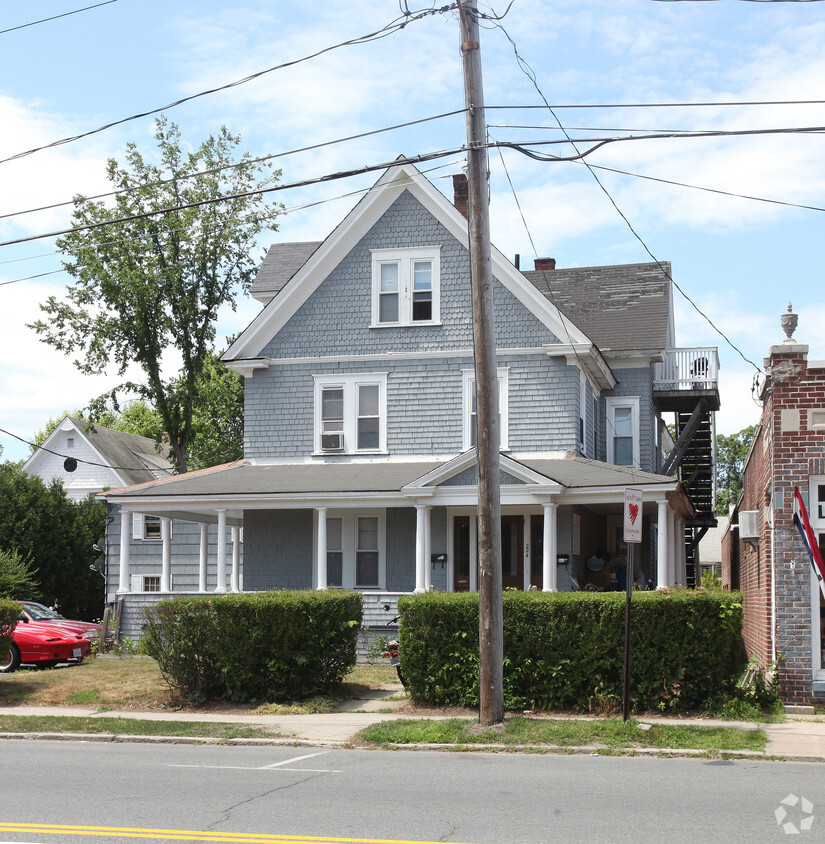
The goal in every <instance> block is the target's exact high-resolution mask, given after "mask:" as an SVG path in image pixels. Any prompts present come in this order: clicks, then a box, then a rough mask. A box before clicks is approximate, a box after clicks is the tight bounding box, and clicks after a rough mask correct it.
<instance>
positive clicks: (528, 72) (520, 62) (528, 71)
mask: <svg viewBox="0 0 825 844" xmlns="http://www.w3.org/2000/svg"><path fill="white" fill-rule="evenodd" d="M496 26H497V27H498V28H499V29H500V30H501V31H502V33H503V34H504V36H505V37H506V38H507V40H508V41H509V42H510V45H511V46H512V49H513V53H514V55H515V57H516V63H517V64H518V66H519V67H520V68H521V70H522V72H523V73H524V74H525V76H527V78H528V79H529V80H530V81H531V82H532V84H533V87H534V88H535V90H536V92H537V93H538V95H539V96H540V97H541V99H542V101H543V102H544V104H545V106H546V108H547V109H548V110H549V112H550V114H551V115H553V119H554V120H555V121H556V122H557V123H558V124H559V128H560V129H561V131H562V132H563V133H564V134H565V135H566V136H567V138H568V141H569V143H570V145H571V146H572V147H573V149H574V150H576V153H577V154H576V156H572V157H569V158H570V160H575V159H580V160H581V161H582V162H583V163H584V165H585V166H586V167H587V169H588V170H589V171H590V174H591V176H592V177H593V179H594V180H595V182H596V184H597V185H598V187H599V188H600V190H601V191H602V193H603V194H604V195H605V197H606V198H607V200H608V201H609V202H610V204H611V205H612V206H613V208H614V210H615V211H616V213H617V214H618V215H619V216H620V217H621V219H622V220H623V221H624V223H625V225H626V226H627V227H628V229H629V230H630V233H631V234H632V235H633V237H634V238H635V239H636V240H637V241H638V242H639V244H640V245H641V246H642V248H643V249H644V250H645V252H646V253H647V254H648V255H649V256H650V257H651V258H652V259H653V261H654V262H655V263H656V264H657V265H658V266H659V268H660V269H661V270H662V272H663V273H665V275H666V276H667V277H668V278H669V279H670V283H671V284H672V285H673V286H674V287H675V288H676V289H677V290H678V291H679V293H681V294H682V296H683V297H684V299H685V300H686V301H687V302H688V303H689V304H690V305H691V306H692V307H693V308H694V310H695V311H696V312H697V313H698V314H699V315H700V316H701V317H702V318H703V319H704V320H705V321H706V322H707V323H708V325H710V327H711V328H712V329H713V330H714V331H715V332H716V333H717V334H718V335H719V336H720V337H721V338H722V339H723V340H724V341H725V342H726V343H727V344H728V345H729V346H730V348H731V349H733V350H734V351H735V352H736V353H737V354H738V355H739V356H740V357H741V358H742V360H743V361H745V362H746V363H748V364H750V365H751V366H752V367H753V368H754V369H755V370H756V371H757V372H760V371H761V369H760V367H759V366H758V365H757V364H755V363H754V362H753V361H752V360H750V358H748V357H747V356H746V355H745V353H744V352H743V351H742V350H741V349H740V348H739V347H738V346H736V345H735V344H734V343H733V341H732V340H731V339H730V338H729V337H728V336H727V335H726V334H725V333H724V332H723V331H722V330H721V329H720V328H719V327H718V326H717V325H716V324H715V323H714V322H713V320H712V319H711V318H710V317H709V316H708V315H707V314H706V313H705V312H704V311H702V309H701V308H700V307H699V306H698V305H697V304H696V303H695V302H694V301H693V299H691V298H690V296H688V295H687V293H686V292H685V291H684V290H683V289H682V288H681V286H680V285H679V284H678V283H677V282H676V280H675V279H674V278H673V276H672V274H671V273H670V272H668V270H667V267H665V266H664V264H663V263H662V262H661V261H660V260H659V259H658V258H657V257H656V256H655V255H654V254H653V252H652V251H651V250H650V248H649V247H648V245H647V244H646V243H645V241H644V239H643V238H642V237H641V235H640V234H639V233H638V232H637V231H636V229H635V228H634V227H633V225H632V223H631V222H630V220H629V219H628V218H627V216H626V215H625V214H624V212H623V211H622V210H621V209H620V208H619V206H618V204H617V203H616V200H615V199H614V198H613V197H612V195H611V194H610V192H609V191H608V190H607V188H606V187H605V186H604V184H603V183H602V181H601V179H599V177H598V175H597V174H596V172H595V170H594V169H593V168H592V167H591V166H590V164H589V163H588V162H587V161H585V160H584V154H582V153H581V152H580V151H579V148H578V146H577V145H576V143H575V142H574V141H573V139H572V138H570V137H569V135H567V132H566V130H565V128H564V125H563V124H562V122H561V121H560V120H559V118H558V116H557V115H556V114H555V112H554V111H553V109H552V108H551V107H550V104H549V103H548V101H547V98H546V97H545V96H544V92H543V91H542V90H541V88H540V87H539V84H538V80H537V79H536V74H535V72H534V71H533V69H532V68H531V67H530V65H529V64H528V63H527V62H526V61H525V60H524V59H523V58H522V56H521V54H520V53H519V51H518V46H517V45H516V42H515V41H514V40H513V39H512V38H511V37H510V34H509V33H508V32H507V30H506V29H505V28H504V26H503V24H502V23H501V22H500V21H499V22H497V23H496ZM621 140H627V139H626V138H623V139H621ZM599 146H601V144H599ZM593 151H594V150H593V149H591V150H588V152H587V153H586V154H589V153H590V152H593Z"/></svg>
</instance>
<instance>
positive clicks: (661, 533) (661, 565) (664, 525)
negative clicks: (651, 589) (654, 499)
mask: <svg viewBox="0 0 825 844" xmlns="http://www.w3.org/2000/svg"><path fill="white" fill-rule="evenodd" d="M657 525H658V531H657V539H656V588H657V589H665V588H666V587H667V585H668V582H667V552H668V547H669V544H670V543H669V542H668V535H669V532H668V519H667V501H660V502H659V516H658V521H657Z"/></svg>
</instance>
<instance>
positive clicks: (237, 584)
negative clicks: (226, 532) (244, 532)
mask: <svg viewBox="0 0 825 844" xmlns="http://www.w3.org/2000/svg"><path fill="white" fill-rule="evenodd" d="M232 591H233V592H240V591H241V529H240V528H239V527H237V526H235V525H232Z"/></svg>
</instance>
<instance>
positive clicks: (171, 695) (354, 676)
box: [0, 657, 403, 714]
mask: <svg viewBox="0 0 825 844" xmlns="http://www.w3.org/2000/svg"><path fill="white" fill-rule="evenodd" d="M387 685H397V687H398V690H399V692H400V691H403V690H402V688H401V684H400V683H399V682H398V678H397V676H396V674H395V669H394V668H393V667H392V666H391V665H356V666H355V668H354V669H353V670H352V672H350V674H348V675H347V677H346V680H345V682H344V683H343V684H342V686H341V688H340V689H339V690H338V692H337V693H336V694H335V695H332V696H330V697H323V698H313V699H312V700H310V701H302V702H300V703H296V704H293V705H284V704H264V705H263V706H262V707H260V708H259V710H258V711H260V712H264V713H272V714H301V713H305V712H334V711H335V709H336V707H337V705H338V704H339V703H340V702H341V701H343V700H351V699H355V698H359V697H360V696H361V694H362V693H363V692H364V691H367V690H370V689H377V688H379V687H382V686H387ZM388 694H391V692H388ZM184 703H185V702H184V701H181V700H180V698H179V697H178V695H177V694H176V693H175V692H174V691H173V690H172V689H170V688H169V687H168V686H167V685H166V683H165V681H164V679H163V677H162V676H161V673H160V670H159V669H158V664H157V662H155V660H153V659H150V658H149V657H136V658H130V657H124V658H122V659H105V658H104V659H87V660H85V661H84V662H82V663H81V664H80V665H69V666H63V667H58V668H49V669H46V670H37V669H28V668H23V669H20V670H18V671H15V672H14V673H12V674H0V706H19V705H28V706H86V707H93V708H95V709H97V710H106V709H135V710H142V711H146V710H149V711H162V710H177V709H181V708H182V706H183V705H184ZM187 708H190V707H187ZM197 708H200V709H204V710H208V709H209V707H208V706H204V707H197ZM224 708H225V707H224ZM236 708H237V709H239V710H243V711H251V710H252V709H253V708H254V707H252V706H250V705H246V706H243V705H238V706H237V707H236Z"/></svg>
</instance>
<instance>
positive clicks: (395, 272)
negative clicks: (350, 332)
mask: <svg viewBox="0 0 825 844" xmlns="http://www.w3.org/2000/svg"><path fill="white" fill-rule="evenodd" d="M440 252H441V247H439V246H427V247H415V248H410V249H373V250H372V326H373V327H374V328H375V327H381V326H398V325H433V324H438V322H439V320H440V308H439V303H440V302H439V298H440V297H439V278H440V272H439V264H440Z"/></svg>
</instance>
